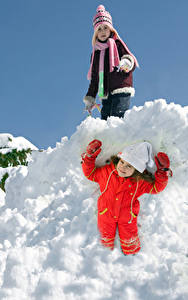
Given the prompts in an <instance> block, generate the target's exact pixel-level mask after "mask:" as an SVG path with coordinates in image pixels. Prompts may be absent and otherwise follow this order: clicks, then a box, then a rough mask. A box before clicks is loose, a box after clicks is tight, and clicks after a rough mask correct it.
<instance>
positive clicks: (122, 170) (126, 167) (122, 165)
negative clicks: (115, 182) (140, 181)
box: [116, 158, 135, 177]
mask: <svg viewBox="0 0 188 300" xmlns="http://www.w3.org/2000/svg"><path fill="white" fill-rule="evenodd" d="M116 169H117V172H118V175H119V176H120V177H129V176H132V175H133V173H134V171H135V168H134V167H133V166H131V165H130V164H129V163H128V162H127V161H125V160H123V159H121V158H120V160H119V162H118V164H117V167H116Z"/></svg>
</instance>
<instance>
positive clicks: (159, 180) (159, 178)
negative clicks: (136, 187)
mask: <svg viewBox="0 0 188 300" xmlns="http://www.w3.org/2000/svg"><path fill="white" fill-rule="evenodd" d="M167 184H168V176H167V174H166V172H165V171H161V170H160V171H159V170H157V171H156V172H155V182H154V183H149V182H146V181H145V182H144V184H143V193H148V194H158V193H160V192H162V191H163V190H164V189H165V187H166V186H167Z"/></svg>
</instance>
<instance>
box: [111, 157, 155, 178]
mask: <svg viewBox="0 0 188 300" xmlns="http://www.w3.org/2000/svg"><path fill="white" fill-rule="evenodd" d="M120 159H121V158H120V157H118V156H117V155H113V156H111V158H110V160H111V161H112V162H113V164H114V166H115V167H116V166H117V164H118V162H119V160H120ZM131 177H133V180H135V181H138V180H145V181H148V182H150V183H154V181H155V177H154V176H153V174H152V173H150V172H148V171H147V170H145V171H144V172H143V173H140V172H139V171H138V170H136V169H135V171H134V173H133V174H132V175H131Z"/></svg>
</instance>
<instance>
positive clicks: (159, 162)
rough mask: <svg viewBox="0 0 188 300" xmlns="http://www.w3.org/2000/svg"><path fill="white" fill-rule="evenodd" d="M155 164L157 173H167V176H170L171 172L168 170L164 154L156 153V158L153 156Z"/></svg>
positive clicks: (168, 163)
mask: <svg viewBox="0 0 188 300" xmlns="http://www.w3.org/2000/svg"><path fill="white" fill-rule="evenodd" d="M155 163H156V166H157V170H158V171H166V172H168V174H167V175H170V176H172V170H171V169H170V168H169V167H170V160H169V158H168V155H167V154H166V153H164V152H158V153H157V156H155Z"/></svg>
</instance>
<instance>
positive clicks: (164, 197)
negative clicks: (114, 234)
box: [0, 100, 188, 300]
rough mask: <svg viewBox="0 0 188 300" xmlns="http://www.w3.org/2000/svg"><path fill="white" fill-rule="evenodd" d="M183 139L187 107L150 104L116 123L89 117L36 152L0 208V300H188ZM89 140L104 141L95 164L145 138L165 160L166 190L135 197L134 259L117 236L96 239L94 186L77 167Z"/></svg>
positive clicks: (187, 150) (187, 155)
mask: <svg viewBox="0 0 188 300" xmlns="http://www.w3.org/2000/svg"><path fill="white" fill-rule="evenodd" d="M187 137H188V107H184V108H183V107H181V106H179V105H175V104H173V103H171V104H169V105H167V104H166V102H165V100H157V101H154V102H147V103H146V104H145V105H144V106H143V107H133V109H131V110H129V111H127V113H126V115H125V118H124V119H123V120H122V119H118V118H115V117H112V118H110V119H109V120H108V121H107V122H106V121H102V120H100V119H94V118H91V117H88V118H87V119H86V120H85V121H83V122H82V123H81V124H80V126H79V127H78V128H77V130H76V132H75V133H74V135H73V136H72V137H71V138H70V140H68V139H67V138H66V137H64V138H62V141H61V142H60V143H57V145H56V147H55V148H54V149H51V148H49V149H47V150H46V151H44V152H38V151H34V152H33V154H32V162H30V164H29V166H28V167H24V166H21V167H19V168H18V169H16V170H15V172H13V173H12V174H11V176H10V177H9V178H8V180H7V183H6V190H7V194H6V197H5V199H4V200H5V204H4V205H3V204H2V206H1V207H0V287H1V289H0V299H2V300H5V299H6V300H18V299H19V300H26V299H27V300H60V299H61V300H64V299H68V300H77V299H79V300H88V299H91V300H95V299H105V300H107V299H108V300H110V299H113V300H114V299H120V300H124V299H125V300H159V299H162V300H169V299H170V300H173V299H176V300H184V299H188V263H187V262H188V249H187V245H188V229H187V228H188V226H187V225H188V224H187V223H188V219H187V213H188V186H187V178H188V139H187ZM94 138H97V139H100V140H101V141H102V142H103V151H102V152H101V154H100V156H99V157H98V161H97V163H98V165H101V164H103V163H104V162H105V160H106V159H107V158H109V157H110V156H111V155H112V154H115V153H117V152H119V151H121V150H122V148H123V147H124V146H125V145H126V144H129V143H132V142H136V141H140V140H143V139H146V140H148V141H150V142H151V143H152V145H153V148H154V152H158V151H166V152H167V153H168V154H169V157H170V159H171V167H172V169H173V173H174V176H173V178H171V179H170V181H169V184H168V187H167V188H166V189H165V190H164V191H163V192H162V193H160V194H159V195H144V196H142V197H141V198H140V203H141V211H140V217H139V224H140V227H139V234H140V239H141V243H142V249H141V251H140V253H139V254H137V255H136V256H127V257H125V256H123V255H122V253H121V251H120V248H119V242H118V239H117V244H116V248H115V250H114V251H113V252H110V251H109V250H107V249H104V248H102V247H101V246H100V244H99V242H98V232H97V227H96V201H97V196H98V194H99V190H98V186H97V184H96V183H92V182H89V181H88V180H87V179H86V178H84V176H83V174H82V171H81V165H80V154H81V153H82V152H83V151H84V150H85V147H86V145H87V143H88V142H89V141H91V140H92V139H94ZM1 196H2V197H3V195H1ZM3 202H4V201H2V203H3Z"/></svg>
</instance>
